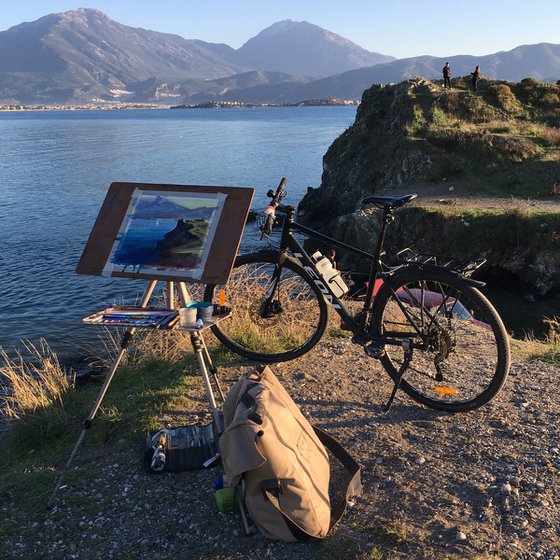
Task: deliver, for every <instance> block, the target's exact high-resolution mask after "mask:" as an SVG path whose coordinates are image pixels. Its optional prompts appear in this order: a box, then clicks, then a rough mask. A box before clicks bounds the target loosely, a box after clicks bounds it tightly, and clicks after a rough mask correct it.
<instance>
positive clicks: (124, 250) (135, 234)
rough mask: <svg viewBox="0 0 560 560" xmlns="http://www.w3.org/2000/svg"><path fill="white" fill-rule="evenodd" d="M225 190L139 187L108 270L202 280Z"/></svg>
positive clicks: (111, 271) (108, 261)
mask: <svg viewBox="0 0 560 560" xmlns="http://www.w3.org/2000/svg"><path fill="white" fill-rule="evenodd" d="M225 199H226V195H224V194H222V193H192V192H173V191H150V190H136V191H135V192H134V193H133V195H132V199H131V201H130V205H129V207H128V210H127V212H126V214H125V217H124V219H123V221H122V224H121V228H120V230H119V233H118V235H117V238H116V240H115V243H114V245H113V248H112V250H111V253H110V255H109V258H108V259H107V262H106V264H105V267H104V269H103V274H104V275H106V276H111V275H112V274H113V273H115V272H127V271H129V272H132V273H140V272H141V273H143V274H148V275H150V276H154V277H156V276H160V275H162V274H163V275H165V274H166V273H167V272H168V271H169V270H173V271H175V272H183V273H184V274H185V275H187V276H189V277H190V278H193V279H200V278H201V276H202V272H203V270H204V267H205V264H206V261H207V259H208V253H209V250H210V246H211V245H212V241H213V240H214V235H215V233H216V225H217V224H218V222H219V219H220V214H221V213H222V210H223V207H224V202H225Z"/></svg>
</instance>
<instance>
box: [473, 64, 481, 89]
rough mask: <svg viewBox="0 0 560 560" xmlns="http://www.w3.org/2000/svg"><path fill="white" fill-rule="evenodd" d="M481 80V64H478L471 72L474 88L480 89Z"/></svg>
mask: <svg viewBox="0 0 560 560" xmlns="http://www.w3.org/2000/svg"><path fill="white" fill-rule="evenodd" d="M479 80H480V66H477V67H476V68H475V69H474V72H471V84H472V87H473V90H474V91H476V90H477V89H478V81H479Z"/></svg>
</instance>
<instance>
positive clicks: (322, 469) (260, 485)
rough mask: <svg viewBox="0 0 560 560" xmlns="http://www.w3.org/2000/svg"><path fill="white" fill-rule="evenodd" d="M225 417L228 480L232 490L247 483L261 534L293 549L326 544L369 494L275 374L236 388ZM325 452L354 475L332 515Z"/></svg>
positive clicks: (356, 470) (257, 374)
mask: <svg viewBox="0 0 560 560" xmlns="http://www.w3.org/2000/svg"><path fill="white" fill-rule="evenodd" d="M223 415H224V425H225V430H224V433H223V434H222V435H221V437H220V440H219V446H220V453H221V458H222V464H223V468H224V475H225V476H224V478H225V480H227V481H228V483H229V485H230V486H236V485H237V484H238V482H239V481H240V480H241V479H243V480H244V486H245V488H244V491H245V505H246V507H247V511H248V512H249V515H250V517H251V518H252V520H253V522H254V524H255V525H256V526H257V527H258V529H259V530H260V532H261V533H262V534H263V535H264V536H265V537H267V538H270V539H279V540H282V541H286V542H294V541H304V540H308V539H310V538H324V537H325V536H326V535H327V533H328V532H329V530H330V529H331V528H332V527H333V526H334V524H335V523H336V522H338V520H339V519H340V517H341V516H342V514H343V513H344V511H345V509H346V506H347V502H348V498H349V497H350V496H351V495H355V494H358V493H359V491H360V489H361V485H360V467H359V466H358V464H357V463H356V462H355V461H354V459H352V457H350V455H348V453H347V452H346V451H345V450H344V449H343V448H342V446H340V444H338V443H337V442H336V441H335V440H333V439H332V438H331V437H330V436H328V435H327V434H325V433H324V432H321V431H320V430H317V429H315V428H313V427H312V426H311V424H309V422H308V421H307V420H306V418H305V417H304V416H303V414H302V413H301V411H300V410H299V408H298V407H297V405H296V404H295V403H294V401H293V400H292V399H291V397H290V396H289V395H288V393H287V392H286V390H285V389H284V387H282V385H281V384H280V382H279V381H278V379H277V378H276V376H275V375H274V373H273V372H272V370H271V369H270V368H269V367H268V366H265V367H262V368H260V369H258V370H256V371H252V372H250V373H249V374H248V375H247V376H246V377H245V378H242V379H241V380H240V381H238V382H237V383H236V384H235V385H234V386H233V388H232V389H231V391H230V393H229V394H228V395H227V397H226V401H225V403H224V408H223ZM325 445H326V446H327V447H328V448H329V449H330V450H331V452H332V453H333V454H334V455H335V456H336V457H337V458H338V459H339V460H340V461H341V462H342V464H343V465H344V467H345V468H346V470H347V471H348V472H349V474H350V477H349V482H348V486H347V488H346V496H345V499H344V500H342V501H341V500H339V501H340V502H341V503H340V504H339V507H338V508H337V511H332V512H331V502H330V499H329V480H330V460H329V454H328V452H327V449H326V448H325Z"/></svg>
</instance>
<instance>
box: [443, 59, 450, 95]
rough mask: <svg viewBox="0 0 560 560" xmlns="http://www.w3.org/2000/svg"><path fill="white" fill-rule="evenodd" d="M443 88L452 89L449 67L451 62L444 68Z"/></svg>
mask: <svg viewBox="0 0 560 560" xmlns="http://www.w3.org/2000/svg"><path fill="white" fill-rule="evenodd" d="M443 87H444V89H445V88H446V87H448V88H449V89H451V66H449V62H446V63H445V66H444V67H443Z"/></svg>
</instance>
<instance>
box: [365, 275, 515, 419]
mask: <svg viewBox="0 0 560 560" xmlns="http://www.w3.org/2000/svg"><path fill="white" fill-rule="evenodd" d="M390 284H391V286H389V283H387V282H386V283H385V284H384V285H383V286H382V287H381V289H380V290H379V292H378V294H377V297H376V301H375V304H374V305H375V308H374V315H373V332H374V334H375V335H379V336H384V337H388V338H391V339H393V340H396V341H398V342H399V341H400V342H402V341H405V345H406V342H410V343H411V344H412V346H413V350H412V361H411V363H410V365H409V367H408V368H407V369H406V370H405V372H404V376H403V378H402V381H401V388H402V389H403V390H404V392H405V393H407V394H408V395H409V396H410V397H412V398H413V399H415V400H416V401H418V402H420V403H422V404H424V405H426V406H428V407H430V408H434V409H438V410H447V411H450V412H459V411H466V410H473V409H475V408H478V407H480V406H482V405H483V404H485V403H487V402H489V401H490V400H491V399H492V398H494V397H495V396H496V394H497V393H498V392H499V391H500V389H501V388H502V386H503V384H504V382H505V380H506V378H507V375H508V372H509V367H510V353H509V342H508V337H507V333H506V330H505V328H504V325H503V323H502V321H501V319H500V317H499V315H498V313H497V312H496V310H495V309H494V307H493V306H492V304H491V303H490V302H489V301H488V300H487V299H486V297H485V296H484V295H483V294H482V293H481V292H480V291H479V290H478V289H476V288H474V287H472V286H470V285H469V284H467V283H466V282H465V281H464V280H462V279H461V278H460V277H458V276H457V275H455V274H453V273H451V272H449V271H446V270H445V269H441V268H435V267H432V268H431V269H427V268H426V269H424V270H419V269H414V268H411V269H408V270H407V269H405V270H403V271H402V272H399V273H397V275H396V276H395V278H393V279H392V280H391V281H390ZM404 348H405V346H403V345H389V344H386V345H385V353H384V355H383V357H382V358H381V363H382V365H383V367H384V368H385V370H386V371H387V372H388V373H389V375H390V376H391V377H392V378H393V379H397V377H398V370H399V368H400V366H401V364H402V363H403V361H404V358H405V350H404Z"/></svg>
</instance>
